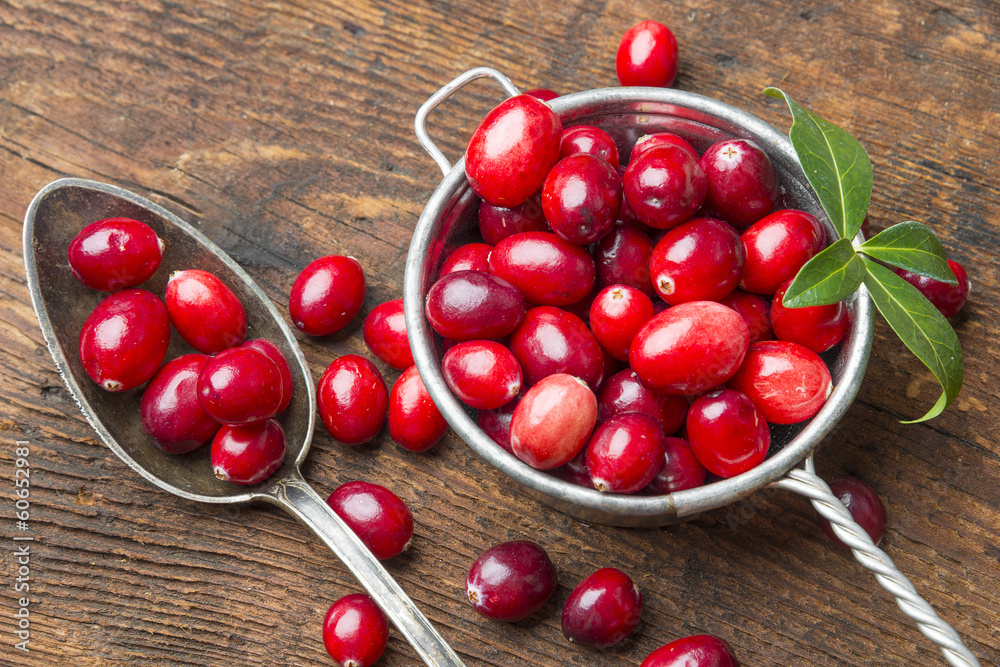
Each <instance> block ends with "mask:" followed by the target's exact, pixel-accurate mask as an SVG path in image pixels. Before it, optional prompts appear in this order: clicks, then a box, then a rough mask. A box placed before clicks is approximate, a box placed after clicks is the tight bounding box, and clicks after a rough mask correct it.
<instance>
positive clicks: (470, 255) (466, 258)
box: [438, 243, 493, 278]
mask: <svg viewBox="0 0 1000 667" xmlns="http://www.w3.org/2000/svg"><path fill="white" fill-rule="evenodd" d="M491 250H493V246H491V245H487V244H486V243H466V244H465V245H463V246H459V247H458V248H456V249H455V251H454V252H452V253H451V254H450V255H448V259H446V260H444V264H442V265H441V271H439V272H438V277H439V278H440V277H441V276H446V275H448V274H449V273H453V272H455V271H483V272H489V270H490V263H489V258H490V251H491Z"/></svg>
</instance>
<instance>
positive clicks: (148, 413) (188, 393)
mask: <svg viewBox="0 0 1000 667" xmlns="http://www.w3.org/2000/svg"><path fill="white" fill-rule="evenodd" d="M206 363H208V357H207V356H206V355H204V354H185V355H183V356H181V357H177V358H176V359H172V360H170V361H168V362H167V363H165V364H163V366H162V367H160V370H158V371H157V372H156V375H154V376H153V379H152V380H150V381H149V384H148V385H147V386H146V389H145V391H143V392H142V401H141V402H140V404H139V412H140V414H141V416H142V431H143V433H145V434H146V435H147V436H149V438H150V439H151V440H152V441H153V442H154V443H155V444H156V446H157V447H159V448H160V449H162V450H163V451H165V452H167V453H168V454H185V453H187V452H190V451H191V450H193V449H196V448H197V447H199V446H201V445H202V443H205V442H208V441H209V440H210V439H211V438H212V436H213V435H215V432H216V431H218V430H219V422H217V421H215V420H214V419H212V418H211V417H210V416H209V415H208V413H207V412H205V410H204V409H203V408H202V407H201V403H199V402H198V375H199V374H200V373H201V369H202V368H204V367H205V364H206Z"/></svg>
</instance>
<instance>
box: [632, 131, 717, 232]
mask: <svg viewBox="0 0 1000 667" xmlns="http://www.w3.org/2000/svg"><path fill="white" fill-rule="evenodd" d="M622 187H623V189H624V193H625V200H626V201H627V202H628V206H629V209H631V211H632V212H633V213H634V214H635V216H636V217H637V218H638V219H639V220H640V221H641V222H643V223H644V224H646V225H649V226H650V227H655V228H656V229H669V228H671V227H675V226H677V225H679V224H680V223H682V222H684V221H685V220H687V219H688V218H690V217H691V216H692V215H693V214H694V212H695V211H697V210H698V209H699V208H701V205H702V203H703V202H704V201H705V194H706V193H707V192H708V181H707V179H706V178H705V172H703V171H702V169H701V166H700V165H699V164H698V160H697V159H696V158H694V157H692V156H691V154H690V153H689V152H688V151H687V150H685V149H684V148H681V147H679V146H673V145H667V144H664V145H660V146H655V147H653V148H650V149H649V150H647V151H645V152H643V153H642V155H640V156H639V158H638V159H637V160H635V161H634V162H630V163H629V165H628V168H627V169H626V170H625V175H624V176H623V177H622Z"/></svg>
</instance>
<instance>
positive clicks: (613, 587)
mask: <svg viewBox="0 0 1000 667" xmlns="http://www.w3.org/2000/svg"><path fill="white" fill-rule="evenodd" d="M641 617H642V593H641V592H639V587H638V586H636V585H635V582H634V581H632V578H631V577H630V576H628V575H627V574H625V573H624V572H622V571H621V570H616V569H615V568H613V567H605V568H601V569H600V570H598V571H596V572H594V573H593V574H592V575H590V576H589V577H587V578H586V579H584V580H583V581H581V582H580V583H579V584H577V586H576V588H574V589H573V592H572V593H570V594H569V597H568V598H566V604H565V605H564V606H563V611H562V631H563V635H565V636H566V639H568V640H570V641H571V642H573V643H574V644H577V645H579V646H585V647H587V648H609V647H611V646H614V645H615V644H618V643H620V642H621V641H622V640H623V639H625V638H626V637H628V636H629V634H631V632H632V631H633V630H635V627H636V626H637V625H639V619H640V618H641Z"/></svg>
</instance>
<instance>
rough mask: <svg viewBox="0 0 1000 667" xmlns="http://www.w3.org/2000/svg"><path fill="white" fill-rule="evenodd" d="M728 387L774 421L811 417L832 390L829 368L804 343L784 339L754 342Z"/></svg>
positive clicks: (790, 421)
mask: <svg viewBox="0 0 1000 667" xmlns="http://www.w3.org/2000/svg"><path fill="white" fill-rule="evenodd" d="M726 386H727V387H730V388H731V389H735V390H737V391H739V392H741V393H743V394H746V395H747V396H748V397H749V398H750V400H751V401H753V403H754V405H755V406H756V407H757V410H758V411H759V412H760V414H761V415H762V416H763V417H764V419H766V420H767V421H768V422H770V423H771V424H797V423H799V422H801V421H805V420H806V419H810V418H812V417H813V415H815V414H816V413H817V412H819V411H820V408H822V407H823V405H824V404H825V403H826V399H828V398H829V397H830V394H831V393H833V381H832V379H831V377H830V369H828V368H827V367H826V364H825V363H823V360H822V359H820V357H819V355H818V354H816V353H815V352H813V351H812V350H810V349H809V348H808V347H805V346H804V345H799V344H798V343H792V342H789V341H783V340H765V341H760V342H758V343H754V344H753V345H751V346H750V349H749V350H748V351H747V354H746V359H745V360H744V362H743V365H742V366H741V367H740V369H739V370H738V371H737V372H736V374H734V375H733V376H732V377H731V378H730V379H729V381H728V382H726Z"/></svg>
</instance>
